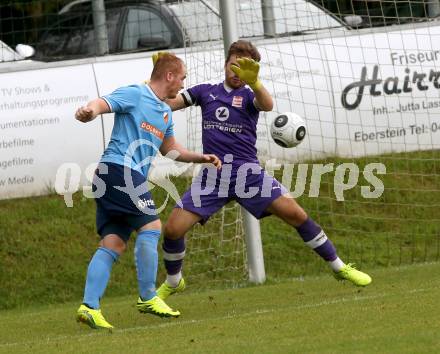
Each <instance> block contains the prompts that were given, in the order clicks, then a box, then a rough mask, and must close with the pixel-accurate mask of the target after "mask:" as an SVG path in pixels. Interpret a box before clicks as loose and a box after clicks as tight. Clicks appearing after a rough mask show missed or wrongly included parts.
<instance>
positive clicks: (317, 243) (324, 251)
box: [296, 218, 338, 262]
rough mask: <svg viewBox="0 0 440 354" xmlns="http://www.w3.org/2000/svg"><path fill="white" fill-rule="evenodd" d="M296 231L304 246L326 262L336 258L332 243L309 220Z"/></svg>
mask: <svg viewBox="0 0 440 354" xmlns="http://www.w3.org/2000/svg"><path fill="white" fill-rule="evenodd" d="M296 230H297V231H298V233H299V235H300V236H301V238H302V239H303V241H304V242H305V243H306V245H307V246H309V247H310V248H311V249H313V250H314V251H315V252H316V253H317V254H319V256H320V257H321V258H323V259H324V260H326V261H327V262H331V261H334V260H335V259H336V258H337V257H338V256H337V254H336V248H335V246H333V243H332V242H331V241H330V240H329V239H328V238H327V235H326V234H325V232H324V231H323V230H322V229H321V227H320V226H319V225H318V224H317V223H315V222H314V221H313V220H312V219H311V218H307V220H306V221H304V223H303V224H301V225H300V226H298V227H297V228H296Z"/></svg>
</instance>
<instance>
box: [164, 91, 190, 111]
mask: <svg viewBox="0 0 440 354" xmlns="http://www.w3.org/2000/svg"><path fill="white" fill-rule="evenodd" d="M165 102H166V104H167V105H168V106H170V108H171V110H172V111H173V112H174V111H178V110H179V109H184V108H186V107H187V106H186V104H185V101H184V99H183V96H182V95H181V94H179V95H177V96H176V98H167V99H166V100H165Z"/></svg>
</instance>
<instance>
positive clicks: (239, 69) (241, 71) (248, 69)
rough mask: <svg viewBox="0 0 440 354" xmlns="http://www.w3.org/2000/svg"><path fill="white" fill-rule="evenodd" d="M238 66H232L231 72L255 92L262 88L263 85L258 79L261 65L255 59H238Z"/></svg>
mask: <svg viewBox="0 0 440 354" xmlns="http://www.w3.org/2000/svg"><path fill="white" fill-rule="evenodd" d="M237 62H238V65H240V66H237V65H234V64H233V65H231V70H232V71H233V72H234V73H235V75H237V76H238V78H239V79H240V80H242V81H244V82H245V83H246V84H248V85H249V87H250V88H251V89H252V90H253V91H255V90H258V89H259V88H261V86H263V84H262V83H261V81H260V80H259V79H258V72H259V71H260V64H258V62H256V61H255V60H253V59H249V58H246V57H243V58H238V59H237Z"/></svg>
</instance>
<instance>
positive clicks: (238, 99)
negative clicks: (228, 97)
mask: <svg viewBox="0 0 440 354" xmlns="http://www.w3.org/2000/svg"><path fill="white" fill-rule="evenodd" d="M232 106H233V107H237V108H242V107H243V97H242V96H234V97H233V98H232Z"/></svg>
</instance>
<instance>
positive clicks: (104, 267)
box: [83, 247, 119, 309]
mask: <svg viewBox="0 0 440 354" xmlns="http://www.w3.org/2000/svg"><path fill="white" fill-rule="evenodd" d="M118 258H119V254H117V253H116V252H115V251H113V250H111V249H108V248H104V247H99V248H98V249H97V250H96V252H95V254H94V256H93V258H92V260H91V261H90V263H89V268H88V269H87V279H86V288H85V290H84V300H83V303H84V304H86V305H87V306H89V307H91V308H93V309H98V308H99V300H101V297H102V296H103V295H104V291H105V288H106V287H107V284H108V281H109V279H110V273H111V271H112V266H113V263H114V262H116V261H117V260H118Z"/></svg>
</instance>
